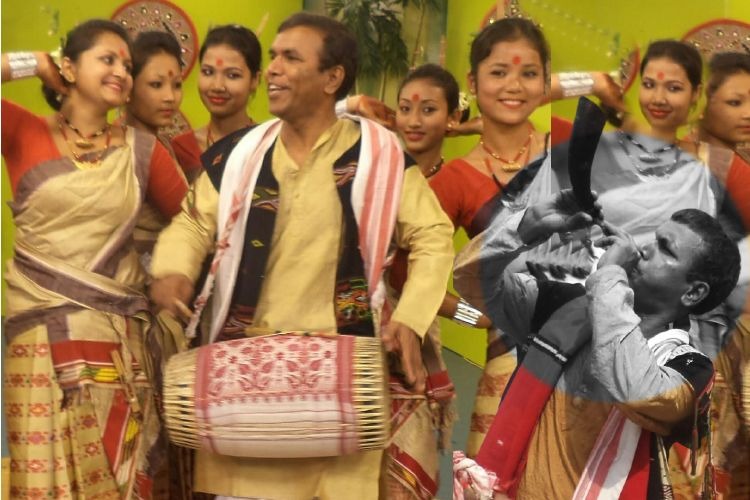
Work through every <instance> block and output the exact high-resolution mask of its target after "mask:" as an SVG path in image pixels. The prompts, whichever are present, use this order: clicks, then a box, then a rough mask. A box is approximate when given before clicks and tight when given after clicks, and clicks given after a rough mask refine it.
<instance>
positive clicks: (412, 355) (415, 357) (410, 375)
mask: <svg viewBox="0 0 750 500" xmlns="http://www.w3.org/2000/svg"><path fill="white" fill-rule="evenodd" d="M382 339H383V345H385V350H386V351H388V352H392V353H395V354H398V355H399V357H400V359H401V367H402V369H403V370H404V384H405V385H406V386H407V389H411V390H412V391H413V392H414V393H416V394H423V393H424V391H425V379H426V378H427V375H426V372H425V368H424V364H423V363H422V339H421V338H420V337H419V335H417V332H415V331H414V330H412V329H411V328H409V327H408V326H406V325H404V324H403V323H399V322H398V321H391V322H390V323H388V325H387V326H386V327H385V330H383V334H382Z"/></svg>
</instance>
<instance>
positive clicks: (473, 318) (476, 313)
mask: <svg viewBox="0 0 750 500" xmlns="http://www.w3.org/2000/svg"><path fill="white" fill-rule="evenodd" d="M481 317H482V311H480V310H479V309H477V308H475V307H472V306H471V304H469V303H468V302H466V301H465V300H464V299H458V304H456V312H455V313H454V314H453V321H455V322H456V323H461V324H462V325H466V326H471V327H474V326H477V323H478V322H479V318H481Z"/></svg>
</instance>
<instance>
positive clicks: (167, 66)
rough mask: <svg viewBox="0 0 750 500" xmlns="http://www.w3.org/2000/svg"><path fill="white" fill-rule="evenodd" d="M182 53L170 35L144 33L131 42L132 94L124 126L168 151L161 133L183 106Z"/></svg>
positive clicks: (166, 143)
mask: <svg viewBox="0 0 750 500" xmlns="http://www.w3.org/2000/svg"><path fill="white" fill-rule="evenodd" d="M183 66H184V64H183V62H182V52H181V50H180V44H179V43H178V42H177V40H176V39H175V37H174V36H173V35H171V34H170V33H166V32H163V31H144V32H142V33H140V34H139V35H138V36H137V37H136V39H135V41H133V73H132V75H133V91H132V93H131V94H130V100H129V101H128V104H127V115H126V123H127V124H128V125H130V126H131V127H134V128H138V129H141V130H144V131H146V132H149V133H151V134H153V135H155V136H156V137H158V138H159V140H160V141H161V142H162V144H164V145H165V146H167V147H168V148H169V149H171V146H169V140H168V139H166V138H164V137H162V136H161V135H160V133H159V132H160V129H163V128H164V127H168V126H169V125H171V124H172V120H173V118H174V116H175V113H177V112H178V111H179V109H180V104H181V103H182V67H183Z"/></svg>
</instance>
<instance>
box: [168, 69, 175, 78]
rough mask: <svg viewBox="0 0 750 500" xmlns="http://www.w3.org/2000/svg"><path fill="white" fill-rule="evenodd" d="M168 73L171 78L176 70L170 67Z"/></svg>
mask: <svg viewBox="0 0 750 500" xmlns="http://www.w3.org/2000/svg"><path fill="white" fill-rule="evenodd" d="M167 75H169V78H172V77H173V76H174V72H173V71H172V70H171V69H170V70H169V71H167Z"/></svg>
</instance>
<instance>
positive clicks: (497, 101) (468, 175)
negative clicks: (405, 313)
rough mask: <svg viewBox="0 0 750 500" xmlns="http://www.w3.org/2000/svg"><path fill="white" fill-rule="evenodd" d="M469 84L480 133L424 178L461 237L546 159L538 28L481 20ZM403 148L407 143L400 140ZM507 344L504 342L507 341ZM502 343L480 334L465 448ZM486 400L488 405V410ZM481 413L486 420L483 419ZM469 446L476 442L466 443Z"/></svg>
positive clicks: (475, 438)
mask: <svg viewBox="0 0 750 500" xmlns="http://www.w3.org/2000/svg"><path fill="white" fill-rule="evenodd" d="M469 57H470V62H471V69H470V74H469V88H470V90H471V92H472V94H475V95H476V99H477V106H478V107H479V110H480V111H481V113H482V135H481V136H480V139H479V142H478V143H477V145H476V146H475V147H474V148H472V149H471V151H469V153H468V154H467V155H466V156H464V157H462V158H458V159H455V160H452V161H450V162H448V163H446V164H445V165H443V167H442V168H441V169H440V171H439V172H437V173H436V174H435V175H433V176H432V177H431V178H430V185H431V186H432V188H433V190H434V191H435V194H436V195H437V196H438V199H439V200H440V202H441V204H442V206H443V210H445V212H446V213H447V214H448V216H449V217H450V219H451V220H452V221H453V224H454V226H455V227H456V228H459V227H462V228H464V229H465V230H466V232H467V234H468V235H469V237H473V236H475V235H476V234H478V233H479V232H480V231H482V230H483V229H484V228H485V227H486V225H487V223H488V221H489V218H488V217H489V215H491V212H492V211H491V209H490V208H491V205H490V204H488V203H487V202H488V201H489V200H490V199H491V198H493V197H494V196H495V195H497V194H498V193H499V192H501V191H502V190H503V188H504V186H505V185H506V184H507V183H508V182H509V181H510V180H511V179H512V178H513V177H514V176H515V174H516V173H517V172H518V171H520V170H521V169H523V168H524V166H525V165H527V164H528V163H530V162H532V161H537V162H540V163H541V162H543V161H544V160H545V158H546V157H547V149H548V134H545V133H544V132H540V131H537V130H535V129H534V127H533V125H532V124H531V121H530V120H529V117H530V115H531V114H532V113H533V112H534V110H536V108H537V107H538V106H539V105H541V104H542V103H543V102H544V101H545V100H546V99H548V98H549V95H548V93H547V88H548V83H547V82H548V76H549V75H548V72H547V68H548V66H549V47H548V45H547V41H546V40H545V38H544V34H543V33H542V31H541V30H540V29H539V28H538V27H537V26H536V25H534V23H532V22H531V21H529V20H527V19H520V18H506V19H501V20H498V21H496V22H494V23H492V24H489V25H487V26H486V27H485V28H484V29H482V31H481V32H480V33H479V34H478V35H477V37H476V38H475V39H474V41H473V42H472V44H471V51H470V56H469ZM407 146H408V143H407ZM462 309H463V310H465V311H467V313H468V314H467V315H464V316H465V317H466V322H467V323H468V324H472V323H474V326H480V327H481V326H485V325H484V324H481V323H479V324H477V322H478V321H479V319H480V318H481V316H480V314H479V313H478V311H476V310H475V309H474V308H473V307H472V306H470V305H469V304H467V303H462ZM510 347H512V346H510ZM507 350H508V346H506V345H505V343H504V342H503V340H501V339H500V338H499V337H497V338H495V337H494V336H490V337H489V338H488V351H487V352H488V355H487V358H488V360H487V365H486V366H485V369H484V373H483V375H482V379H481V381H480V387H479V390H478V393H477V401H476V403H475V408H474V410H475V411H474V415H473V416H472V422H471V430H470V436H469V443H470V444H469V447H468V449H469V453H471V452H472V451H476V450H477V449H478V447H479V443H481V439H482V436H483V434H484V433H485V432H486V427H487V424H488V423H489V422H490V421H491V416H492V415H493V414H494V411H495V409H496V408H497V400H498V399H497V398H499V394H497V395H495V396H492V395H490V393H492V394H494V393H495V392H497V391H495V390H490V388H491V387H495V386H504V385H505V382H504V381H505V380H507V378H508V377H509V376H510V374H511V373H512V371H513V368H514V367H515V358H514V357H513V356H512V355H507V356H501V355H502V354H504V353H506V352H507ZM493 405H494V407H493ZM486 415H488V416H489V418H485V416H486ZM474 443H476V444H474Z"/></svg>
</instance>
